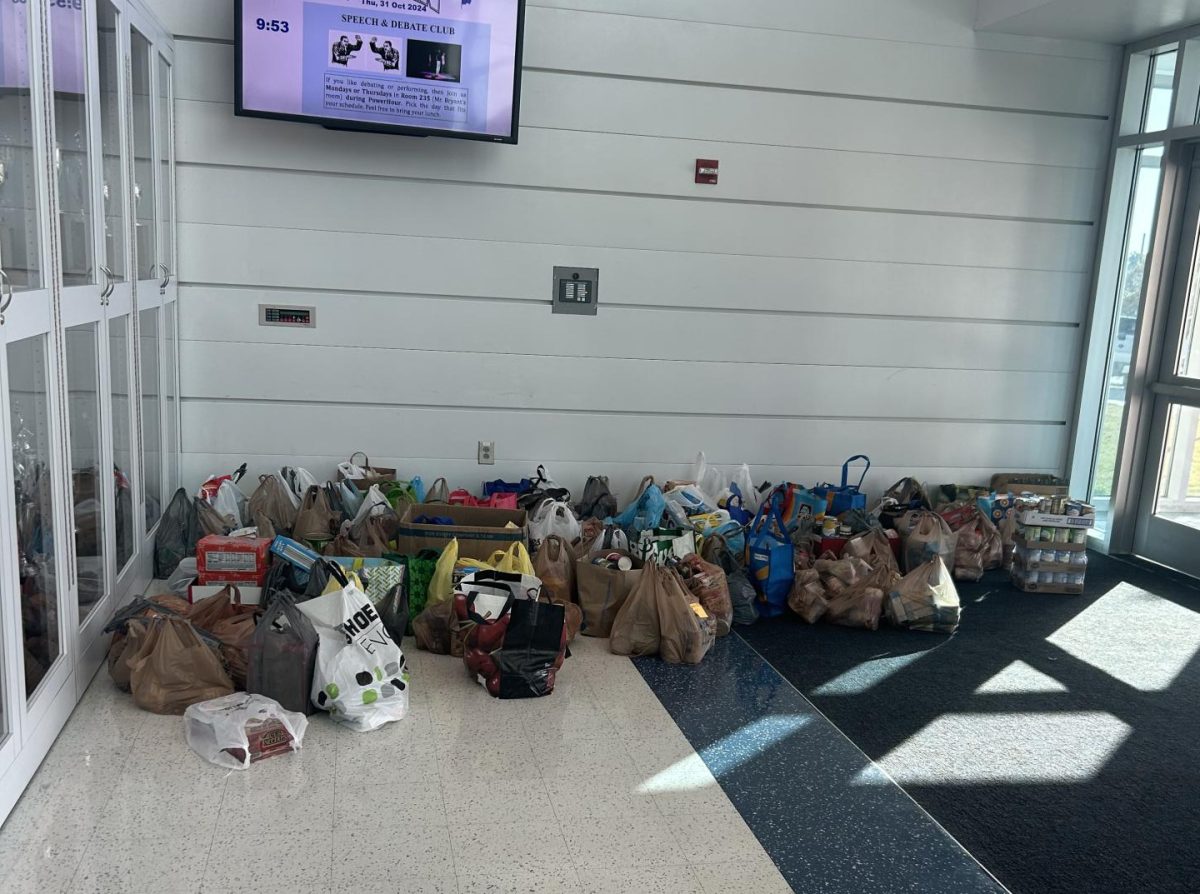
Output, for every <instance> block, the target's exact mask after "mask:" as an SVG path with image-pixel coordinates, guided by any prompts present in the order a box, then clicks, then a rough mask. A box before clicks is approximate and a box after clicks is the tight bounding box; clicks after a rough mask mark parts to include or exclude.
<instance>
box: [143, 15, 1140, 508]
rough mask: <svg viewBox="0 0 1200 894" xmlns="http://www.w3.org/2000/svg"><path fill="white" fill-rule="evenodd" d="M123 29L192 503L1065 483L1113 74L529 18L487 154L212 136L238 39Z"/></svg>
mask: <svg viewBox="0 0 1200 894" xmlns="http://www.w3.org/2000/svg"><path fill="white" fill-rule="evenodd" d="M152 5H153V6H154V7H155V8H156V10H157V11H158V13H159V15H160V17H161V18H162V19H163V21H164V22H165V24H166V25H167V27H168V28H169V29H170V30H172V31H173V32H174V33H175V34H176V35H177V36H178V37H179V43H178V46H177V56H178V73H177V86H176V90H177V95H178V102H177V115H178V124H177V142H178V154H179V160H180V168H179V176H178V188H179V215H180V227H179V238H180V246H181V260H180V282H181V286H182V291H181V305H182V309H181V321H182V322H181V328H182V336H183V344H182V356H181V363H182V379H183V382H182V397H183V405H182V406H183V426H184V428H183V445H184V451H185V457H184V458H185V464H184V473H185V481H188V482H192V481H195V480H196V479H198V478H199V477H200V476H202V475H203V474H204V473H206V472H208V471H210V470H214V469H221V468H228V467H231V466H233V465H235V464H237V463H238V462H241V461H242V460H247V461H249V462H250V465H251V467H252V468H253V469H254V470H256V471H257V470H261V469H266V468H269V467H272V466H276V467H277V466H278V465H279V464H281V463H284V462H288V463H296V464H302V465H305V466H308V467H309V468H311V469H312V470H313V471H314V472H316V473H318V474H325V473H328V472H329V471H331V469H332V467H333V464H334V463H335V462H336V461H337V460H339V459H342V458H344V456H345V455H346V454H347V453H349V452H350V451H351V450H354V449H358V448H361V449H363V450H366V451H367V452H368V453H369V454H370V455H371V457H372V459H375V460H377V461H380V462H383V461H386V462H387V464H388V465H394V466H398V467H399V468H401V469H402V470H403V471H404V472H405V473H409V474H413V473H420V474H421V475H423V476H424V477H425V478H426V480H430V479H431V478H433V477H436V476H437V475H439V474H443V475H446V476H448V477H449V478H450V479H451V482H452V483H461V484H464V485H466V486H471V487H474V486H477V483H478V482H479V481H480V480H482V479H483V478H485V477H487V478H493V477H497V476H500V475H503V476H506V477H512V476H516V475H518V474H520V473H522V472H526V473H527V472H529V471H531V470H532V468H533V467H534V466H535V465H536V464H537V463H538V462H546V463H547V464H548V465H549V466H550V468H551V470H552V472H554V473H555V475H556V477H557V478H559V479H560V480H562V481H564V482H565V483H568V484H570V485H573V486H576V487H579V486H581V485H582V481H583V478H584V476H586V475H587V474H589V473H606V474H609V475H610V476H613V478H614V483H615V484H617V485H618V486H620V487H621V488H623V489H629V488H631V487H632V486H633V484H634V483H636V481H637V480H638V479H639V478H640V477H641V475H642V474H643V472H644V471H650V472H653V473H654V474H656V475H659V476H660V477H679V476H680V475H682V474H683V473H684V472H685V471H686V469H687V467H688V465H689V464H690V462H691V460H692V458H693V457H694V455H695V453H696V451H697V450H699V449H705V450H706V451H707V452H708V454H709V457H710V460H711V461H714V462H717V463H735V462H749V463H751V464H752V465H753V466H754V468H755V474H756V476H758V477H759V478H760V479H761V478H769V479H772V480H780V479H783V478H790V479H792V480H797V481H802V482H810V483H811V482H812V481H813V480H815V479H826V478H830V477H832V476H833V475H835V474H836V470H837V468H838V467H839V466H840V464H841V462H842V460H843V459H844V458H845V457H847V456H849V455H850V454H853V453H858V452H865V453H869V454H870V455H871V456H872V457H873V459H874V460H875V463H876V468H875V470H874V471H873V473H872V478H871V483H873V485H874V486H875V488H879V487H882V486H886V485H887V484H889V483H890V482H891V481H892V480H894V479H896V478H898V477H900V476H901V475H902V474H909V473H913V474H916V475H918V476H920V477H923V478H926V479H928V480H950V479H954V480H978V479H981V478H986V476H987V475H988V474H990V473H991V472H992V471H994V470H997V469H1010V468H1021V469H1035V470H1039V471H1054V472H1059V471H1061V470H1062V467H1063V464H1064V461H1065V453H1066V449H1067V441H1068V438H1067V435H1068V420H1069V419H1070V416H1071V412H1072V408H1071V405H1072V401H1073V399H1074V391H1075V382H1076V368H1077V363H1078V357H1079V353H1080V340H1081V330H1080V324H1081V322H1082V320H1083V319H1084V313H1085V306H1086V303H1087V298H1088V295H1087V291H1088V284H1089V280H1090V273H1089V271H1090V268H1091V262H1092V252H1093V243H1094V241H1095V229H1096V228H1095V221H1096V219H1097V216H1098V213H1099V206H1100V202H1101V198H1102V172H1101V170H1100V168H1101V165H1102V163H1103V160H1104V158H1105V156H1106V150H1107V145H1108V139H1109V121H1108V114H1109V111H1110V108H1111V107H1112V105H1113V95H1114V87H1115V75H1116V60H1117V53H1116V51H1115V50H1113V49H1112V48H1109V47H1101V46H1098V45H1091V44H1081V43H1068V42H1061V41H1046V40H1040V39H1031V38H1019V37H1012V36H1010V35H978V34H976V33H975V32H974V31H973V30H972V25H973V22H974V18H975V12H976V9H975V2H974V0H857V2H844V0H810V2H805V3H796V2H794V0H757V2H743V3H736V4H733V3H729V2H726V0H720V2H718V0H658V2H656V3H653V4H646V3H645V2H644V0H536V2H531V4H530V6H529V11H528V20H527V36H526V71H525V80H524V91H523V101H522V118H523V120H522V129H521V137H520V139H521V142H520V145H519V146H516V147H509V146H495V145H484V144H475V143H466V142H454V141H448V140H438V139H427V140H417V139H406V138H402V137H389V136H378V135H362V134H347V133H335V132H332V131H325V130H322V129H319V128H316V127H308V126H304V125H297V124H288V123H280V122H269V121H256V120H250V119H235V118H234V117H233V111H232V104H231V101H232V96H233V83H232V78H233V48H232V46H231V37H232V24H231V7H232V3H230V2H228V0H222V2H220V3H217V2H203V3H197V2H195V0H155V2H154V3H153V4H152ZM647 10H648V11H647ZM698 157H700V158H705V157H712V158H719V159H720V160H721V184H720V185H719V186H717V187H702V186H696V185H694V184H693V183H692V167H693V164H694V160H695V159H696V158H698ZM556 264H557V265H570V266H598V267H600V268H601V287H602V294H601V299H602V307H601V310H600V315H599V316H598V317H597V318H591V319H589V318H571V317H561V316H558V317H556V316H552V315H551V313H550V308H549V306H548V305H549V292H550V285H551V268H552V267H553V266H554V265H556ZM260 302H282V303H285V304H311V305H315V306H316V307H317V319H318V327H317V328H316V329H315V330H286V329H270V328H260V327H258V326H257V325H256V311H257V305H258V304H259V303H260ZM481 439H486V440H494V441H495V442H496V451H497V455H498V457H499V461H498V463H497V465H496V466H494V467H481V466H478V465H476V463H475V453H476V443H477V442H478V441H479V440H481Z"/></svg>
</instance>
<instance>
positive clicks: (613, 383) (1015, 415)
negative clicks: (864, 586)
mask: <svg viewBox="0 0 1200 894" xmlns="http://www.w3.org/2000/svg"><path fill="white" fill-rule="evenodd" d="M545 347H547V348H549V347H551V345H549V344H547V345H545ZM530 348H533V346H532V345H531V346H530ZM180 353H181V372H180V374H181V375H182V377H183V380H184V381H186V382H190V383H192V384H191V385H190V387H189V390H188V391H187V392H186V393H185V397H187V398H197V399H206V400H208V399H236V400H263V401H293V402H296V403H303V402H304V401H306V400H309V401H315V402H321V403H338V402H342V401H345V402H348V403H356V404H376V405H393V404H394V405H408V406H414V405H416V406H430V407H441V406H444V407H461V406H474V407H495V408H498V409H500V408H508V407H511V408H515V409H525V410H536V409H540V408H541V409H547V410H567V411H588V410H592V411H601V412H627V413H643V414H645V413H662V414H667V415H669V414H673V413H697V414H709V413H711V414H722V415H732V416H739V415H741V416H763V415H778V416H788V417H800V416H823V417H829V416H854V417H872V416H886V417H897V416H900V417H904V416H914V417H918V418H919V417H922V416H937V417H943V418H953V419H960V418H961V419H963V420H968V419H1003V420H1013V421H1022V422H1024V421H1050V422H1060V423H1061V422H1065V421H1066V419H1067V414H1068V405H1067V404H1068V402H1067V400H1066V399H1065V398H1066V396H1067V394H1068V392H1069V391H1070V389H1071V386H1072V384H1073V383H1074V380H1075V375H1074V373H1073V372H1058V373H1044V372H995V371H982V370H954V371H947V370H933V369H919V368H911V367H892V368H888V367H873V368H865V369H855V368H849V369H848V368H846V367H844V366H839V367H827V366H815V365H811V364H809V365H799V364H783V363H755V362H744V363H728V362H711V361H706V360H704V359H699V358H696V359H681V360H629V359H614V358H588V357H577V356H546V355H539V354H532V353H531V354H495V353H471V352H469V351H466V350H463V349H460V350H459V351H434V350H405V349H397V348H364V347H329V346H325V345H295V344H245V343H241V342H194V341H184V342H183V344H182V347H181V352H180ZM247 356H251V357H253V358H254V362H255V363H256V364H258V365H260V366H261V368H263V369H287V368H289V367H293V368H297V369H304V370H346V371H353V372H352V373H351V374H350V375H347V376H321V375H298V376H285V377H282V378H281V379H279V380H266V379H263V378H254V379H249V380H248V379H247V378H246V375H245V373H244V372H243V370H242V369H241V365H242V362H243V360H244V359H245V358H246V357H247ZM797 359H798V360H801V359H807V358H797ZM842 359H844V358H842ZM351 383H352V384H351ZM930 395H938V397H937V399H936V401H934V400H932V399H931V398H930ZM632 424H633V425H635V426H636V422H634V423H632Z"/></svg>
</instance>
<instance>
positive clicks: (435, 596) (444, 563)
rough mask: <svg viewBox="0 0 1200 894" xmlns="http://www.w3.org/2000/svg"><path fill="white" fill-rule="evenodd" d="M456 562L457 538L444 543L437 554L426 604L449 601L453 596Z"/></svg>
mask: <svg viewBox="0 0 1200 894" xmlns="http://www.w3.org/2000/svg"><path fill="white" fill-rule="evenodd" d="M456 562H458V539H457V538H455V539H454V540H451V541H450V542H449V543H447V544H446V548H445V549H444V550H442V554H441V555H440V556H438V560H437V567H436V568H434V569H433V577H431V578H430V579H429V601H428V602H426V603H425V604H426V606H430V605H438V604H440V603H442V602H449V601H450V599H451V598H452V597H453V596H454V565H455V563H456Z"/></svg>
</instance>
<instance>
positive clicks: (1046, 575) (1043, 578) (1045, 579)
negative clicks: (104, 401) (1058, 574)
mask: <svg viewBox="0 0 1200 894" xmlns="http://www.w3.org/2000/svg"><path fill="white" fill-rule="evenodd" d="M1038 583H1040V584H1052V583H1054V572H1053V571H1043V572H1042V573H1041V574H1039V575H1038Z"/></svg>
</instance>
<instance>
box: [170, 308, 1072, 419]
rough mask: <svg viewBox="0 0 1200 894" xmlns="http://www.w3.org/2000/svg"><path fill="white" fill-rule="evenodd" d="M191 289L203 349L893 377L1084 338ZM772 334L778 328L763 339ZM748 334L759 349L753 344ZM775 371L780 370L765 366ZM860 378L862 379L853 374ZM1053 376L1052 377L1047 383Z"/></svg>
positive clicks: (974, 326)
mask: <svg viewBox="0 0 1200 894" xmlns="http://www.w3.org/2000/svg"><path fill="white" fill-rule="evenodd" d="M184 298H185V301H184V303H183V311H182V313H181V323H180V331H181V333H182V337H183V338H184V340H185V341H195V342H196V343H197V346H196V350H206V349H207V348H206V347H205V346H206V345H216V346H219V345H220V344H221V343H225V342H228V343H231V344H234V345H236V346H237V348H236V349H237V350H244V351H258V348H257V347H256V346H255V344H252V343H265V344H266V345H268V346H269V345H271V344H276V345H311V346H327V347H334V348H337V347H345V348H358V347H362V348H398V349H403V350H410V351H443V352H445V351H459V352H462V353H464V354H473V353H481V354H511V355H525V354H529V355H539V356H542V357H550V356H556V357H580V358H598V359H604V358H617V359H633V360H672V361H706V360H708V361H715V362H717V363H718V364H722V365H726V366H728V365H730V364H732V365H734V367H735V368H733V369H729V368H726V369H725V370H724V372H723V373H722V375H724V376H736V375H737V369H736V366H737V365H739V364H742V363H747V364H787V365H793V366H808V367H813V366H839V367H850V368H851V369H854V368H867V369H869V368H875V367H879V368H884V369H887V370H889V375H890V374H892V373H894V372H895V368H896V366H897V364H898V363H903V365H905V366H907V367H911V368H914V369H915V368H928V369H938V370H971V369H976V370H997V371H1024V372H1032V373H1037V374H1043V373H1072V374H1073V371H1074V369H1075V365H1076V355H1077V353H1078V346H1079V342H1080V331H1079V329H1078V328H1076V327H1062V326H1028V325H1020V324H1005V325H1000V324H996V325H989V326H981V325H980V324H979V323H977V322H975V321H971V320H956V321H947V320H936V319H920V320H911V319H904V318H895V319H878V318H875V317H809V316H801V315H784V314H779V315H774V314H772V315H765V314H744V313H724V312H716V313H714V312H705V311H700V310H686V309H683V310H663V309H654V308H646V307H621V306H619V305H614V306H611V307H603V308H601V309H600V313H599V314H598V315H597V316H595V317H591V318H579V317H573V316H568V315H562V314H552V313H551V312H550V307H549V306H548V304H547V303H539V302H523V303H516V302H496V301H469V302H468V301H463V300H458V299H434V298H416V297H401V296H390V297H385V296H380V295H345V294H336V293H335V294H321V293H306V292H281V291H273V292H270V293H263V292H257V291H249V290H240V289H239V290H228V289H213V288H207V289H206V288H203V287H200V288H196V289H193V288H191V287H188V286H185V287H184ZM270 302H277V303H279V304H283V305H289V304H300V305H311V306H313V307H315V308H316V323H317V325H316V327H315V328H312V329H304V328H290V327H287V328H284V327H270V326H259V325H258V305H259V304H260V303H270ZM466 320H469V323H465V322H464V321H466ZM768 332H769V333H770V337H769V338H766V337H762V336H763V335H764V334H766V333H768ZM748 344H752V345H753V348H752V349H748V348H747V345H748ZM230 359H231V360H232V359H233V358H230ZM431 362H433V361H432V360H431ZM235 366H236V364H235ZM770 374H771V373H770V371H769V368H768V369H767V370H765V371H763V372H760V373H757V374H756V376H757V375H761V376H768V375H770ZM938 375H940V376H942V377H943V383H942V384H943V390H944V389H945V387H946V386H948V385H949V384H950V383H949V381H948V380H947V379H946V377H948V376H950V375H957V373H947V372H940V373H939V374H938ZM586 378H589V380H590V377H586ZM849 378H850V379H853V373H851V374H850V375H849ZM547 384H549V383H547ZM1046 384H1047V382H1046V381H1043V382H1042V386H1043V387H1044V386H1045V385H1046ZM1060 384H1061V383H1060ZM1067 387H1068V388H1069V384H1068V386H1067ZM835 390H836V389H835ZM1055 406H1059V404H1055ZM1060 412H1061V411H1060V410H1056V411H1055V412H1054V413H1053V414H1052V415H1053V418H1063V417H1062V416H1060V415H1059V413H1060ZM973 415H983V416H985V417H987V416H994V415H995V414H993V413H987V412H985V413H982V414H973Z"/></svg>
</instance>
